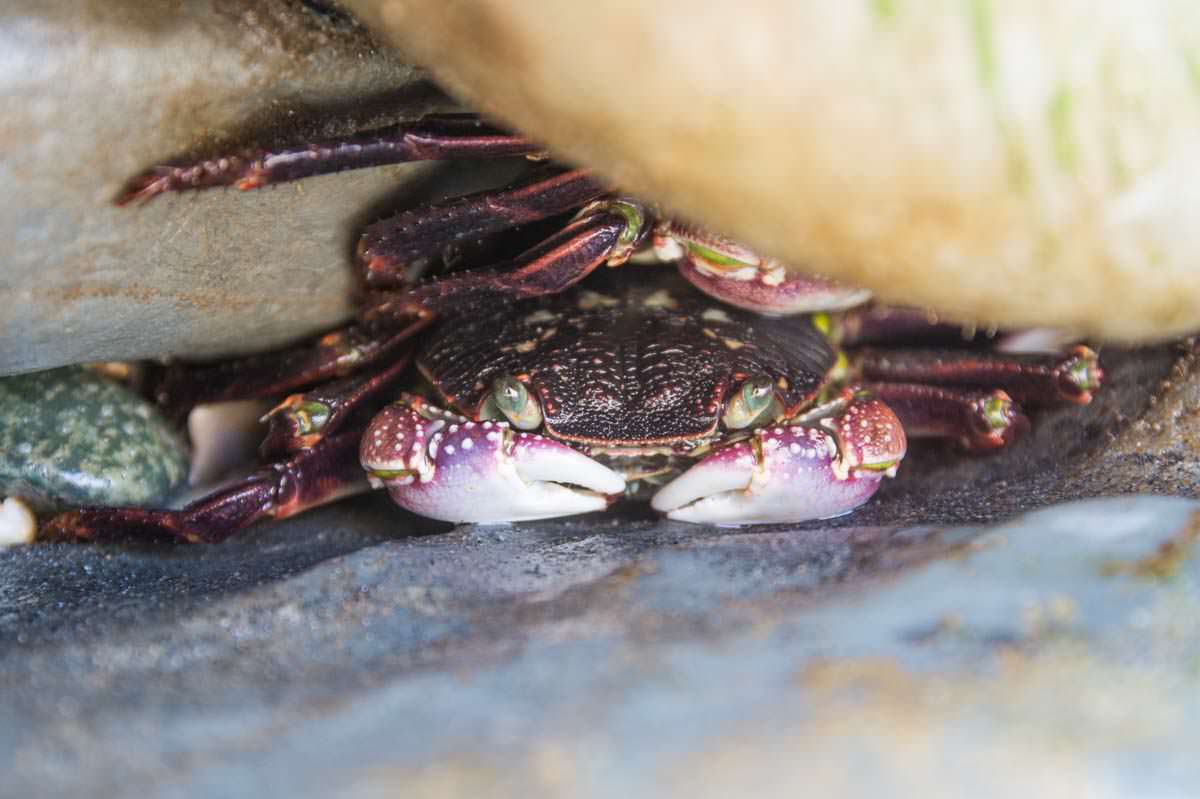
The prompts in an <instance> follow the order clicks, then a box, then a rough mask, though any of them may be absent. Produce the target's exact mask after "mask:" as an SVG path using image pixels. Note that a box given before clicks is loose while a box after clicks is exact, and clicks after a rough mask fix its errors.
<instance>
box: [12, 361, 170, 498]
mask: <svg viewBox="0 0 1200 799" xmlns="http://www.w3.org/2000/svg"><path fill="white" fill-rule="evenodd" d="M0 408H3V409H4V413H3V414H2V415H0V497H5V496H17V497H20V498H22V499H24V500H25V501H27V502H28V503H30V504H31V505H33V506H34V508H35V509H37V510H39V511H49V510H54V509H61V508H63V507H66V506H71V505H155V504H161V503H162V502H164V501H165V500H166V499H167V498H168V497H169V496H170V495H171V494H172V493H173V492H174V491H175V490H176V489H178V488H179V487H180V486H182V485H183V483H184V481H185V480H186V478H187V474H188V452H187V446H186V444H185V443H184V442H183V440H182V438H180V437H179V436H178V435H176V434H175V433H174V432H173V431H172V430H171V429H170V427H169V426H168V425H167V423H166V422H165V421H164V420H163V419H162V418H161V417H160V416H159V414H158V411H157V409H156V408H155V407H154V406H153V405H151V404H149V403H148V402H146V401H144V400H142V399H141V398H139V397H137V396H136V395H134V394H133V393H131V392H129V391H127V390H126V389H125V388H123V387H122V386H119V385H117V384H116V383H114V382H112V381H110V380H107V379H105V378H103V377H100V376H99V375H96V374H94V373H92V372H89V371H87V370H85V369H82V368H80V367H66V368H63V369H56V370H52V371H49V372H37V373H33V374H26V375H18V376H16V377H8V378H4V379H3V380H0Z"/></svg>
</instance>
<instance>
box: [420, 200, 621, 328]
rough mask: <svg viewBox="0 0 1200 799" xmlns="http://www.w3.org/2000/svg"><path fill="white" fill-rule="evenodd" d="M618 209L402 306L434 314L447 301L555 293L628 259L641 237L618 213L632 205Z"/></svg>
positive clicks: (424, 287)
mask: <svg viewBox="0 0 1200 799" xmlns="http://www.w3.org/2000/svg"><path fill="white" fill-rule="evenodd" d="M612 205H613V206H616V207H617V208H616V209H609V208H597V209H596V210H594V211H593V212H591V213H588V214H587V215H585V216H581V217H580V218H578V219H576V220H575V221H574V222H572V223H571V224H569V225H567V227H565V228H563V229H562V230H561V231H559V232H558V233H556V234H554V235H553V236H550V237H549V238H547V239H546V240H545V241H543V242H541V243H540V244H537V245H535V246H534V247H531V248H530V249H528V250H526V251H525V252H524V253H522V254H521V255H519V256H517V257H516V258H515V259H513V261H512V264H511V265H512V266H513V267H514V268H512V269H510V270H508V271H503V272H491V271H488V272H467V273H464V274H458V275H454V276H452V277H448V278H446V279H444V280H436V281H432V282H429V283H423V284H421V285H420V286H417V287H415V288H413V289H411V290H410V291H408V292H406V293H405V294H404V295H402V296H403V301H404V302H406V303H419V304H420V305H421V306H422V307H425V308H429V309H437V308H439V307H444V306H445V305H447V304H450V303H451V302H453V303H456V304H459V305H461V304H462V303H467V302H480V301H491V300H495V299H505V298H510V299H524V298H528V297H542V296H546V295H549V294H558V293H559V292H561V291H564V290H565V289H567V288H569V287H571V286H573V285H574V284H575V283H578V282H579V281H580V280H583V279H584V278H585V277H587V276H588V275H589V274H591V273H592V272H593V271H594V270H595V269H596V268H597V267H599V266H600V265H602V264H608V265H609V266H617V265H619V264H622V263H624V262H625V261H626V260H628V258H629V255H630V253H631V252H632V251H633V248H634V246H635V244H636V240H637V238H638V236H639V235H640V233H641V221H640V218H639V219H631V218H630V216H628V215H626V214H624V213H622V210H619V209H624V208H629V207H634V204H633V203H627V202H624V201H613V203H612Z"/></svg>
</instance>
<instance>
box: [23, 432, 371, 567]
mask: <svg viewBox="0 0 1200 799" xmlns="http://www.w3.org/2000/svg"><path fill="white" fill-rule="evenodd" d="M360 436H361V431H359V430H351V431H348V432H343V433H340V434H338V435H335V436H330V437H328V438H325V439H323V440H322V441H321V442H320V443H319V444H317V445H316V446H314V447H312V448H310V449H305V450H301V451H300V452H298V453H296V454H294V455H292V456H291V457H289V458H287V459H285V460H282V461H279V462H276V463H272V464H269V465H267V466H264V467H262V468H261V469H259V470H258V471H256V472H255V473H254V474H252V475H250V476H249V477H247V478H245V479H244V480H240V481H238V482H236V483H234V484H233V485H231V486H228V487H226V488H224V489H221V490H220V491H217V492H216V493H214V494H210V495H208V496H206V497H204V498H202V499H200V500H197V501H196V502H193V503H192V504H190V505H188V506H187V507H185V508H183V509H182V510H147V509H144V508H80V509H79V510H74V511H68V512H67V513H61V514H59V515H58V516H55V517H54V518H52V519H50V520H49V521H48V522H46V523H45V524H44V525H43V526H42V529H41V531H40V532H39V533H38V537H39V538H41V539H44V540H73V539H94V538H115V537H121V536H124V535H130V534H133V535H163V534H166V535H171V536H174V537H176V538H178V539H180V540H182V541H188V542H193V543H199V542H204V543H216V542H218V541H223V540H224V539H226V538H228V537H229V536H231V535H233V534H234V533H236V532H238V531H239V530H241V529H243V528H245V527H248V526H249V525H251V524H253V523H254V522H256V521H258V520H260V519H263V518H274V519H282V518H284V517H286V516H292V515H294V514H297V513H301V512H303V511H306V510H308V509H309V508H313V507H316V506H317V505H323V504H325V503H327V502H333V501H334V500H337V499H341V498H342V497H346V496H350V495H351V494H357V493H361V492H363V491H366V490H367V489H368V487H369V486H368V484H367V481H366V480H364V479H363V473H362V469H361V468H360V467H359V465H358V459H357V458H356V457H355V455H356V454H357V451H358V442H359V437H360Z"/></svg>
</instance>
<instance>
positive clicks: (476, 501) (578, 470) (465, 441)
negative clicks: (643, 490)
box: [359, 401, 625, 523]
mask: <svg viewBox="0 0 1200 799" xmlns="http://www.w3.org/2000/svg"><path fill="white" fill-rule="evenodd" d="M359 460H360V461H361V462H362V465H363V468H364V469H366V470H367V475H368V477H369V479H370V480H371V482H372V484H374V485H376V486H385V487H386V488H387V489H388V493H389V494H391V497H392V499H393V500H394V501H395V502H396V504H398V505H400V506H401V507H404V508H407V509H408V510H411V511H413V512H414V513H419V514H421V515H422V516H428V517H430V518H433V519H442V520H444V521H450V522H480V523H495V522H515V521H525V520H529V519H547V518H551V517H555V516H569V515H572V514H576V513H588V512H590V511H596V510H603V509H604V508H606V507H608V504H609V497H610V496H612V495H615V494H620V493H622V492H623V491H624V490H625V479H624V478H623V477H621V475H619V474H617V473H616V472H614V471H612V470H611V469H608V468H606V467H604V466H602V465H601V464H599V463H597V462H596V461H594V460H592V459H591V458H589V457H587V456H586V455H583V454H581V453H579V452H576V451H575V450H573V449H571V448H570V447H567V446H564V445H562V444H559V443H558V442H556V441H552V440H550V439H548V438H545V437H544V436H539V435H536V434H533V433H524V432H521V431H519V430H514V429H513V428H512V427H510V426H509V425H508V424H506V423H503V422H471V421H467V420H465V419H461V418H459V417H455V416H451V415H449V414H444V413H439V412H437V411H436V410H435V409H431V408H430V406H428V405H426V404H423V403H419V402H418V403H415V404H410V403H408V402H403V401H402V402H398V403H395V404H393V405H389V406H388V407H386V408H384V409H383V410H382V411H381V412H380V413H379V414H378V415H377V416H376V417H375V418H374V419H373V420H372V421H371V424H370V425H369V426H368V427H367V431H366V433H365V434H364V435H363V439H362V446H361V448H360V450H359Z"/></svg>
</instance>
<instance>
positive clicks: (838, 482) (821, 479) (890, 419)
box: [651, 398, 906, 525]
mask: <svg viewBox="0 0 1200 799" xmlns="http://www.w3.org/2000/svg"><path fill="white" fill-rule="evenodd" d="M905 448H906V440H905V437H904V430H903V428H902V427H901V425H900V421H899V420H898V419H897V418H896V416H895V414H893V413H892V411H891V410H890V409H889V408H888V407H887V406H886V405H884V404H883V403H882V402H880V401H879V400H876V399H869V398H854V399H852V400H849V401H848V403H847V405H846V407H845V409H844V410H843V411H842V412H841V413H840V414H838V415H836V416H828V417H824V418H820V419H818V420H816V421H815V422H814V423H809V422H806V423H805V424H792V425H786V426H778V427H769V428H762V429H760V430H757V431H755V433H754V436H753V437H752V438H750V439H747V440H744V441H739V442H738V443H736V444H733V445H731V446H727V447H724V448H722V449H720V450H718V451H716V452H714V453H713V454H712V455H709V456H708V457H707V458H705V459H703V460H702V461H700V462H699V463H697V464H696V465H695V466H693V467H692V468H691V469H689V470H687V471H686V472H684V473H683V474H682V475H680V476H679V477H677V478H675V479H674V480H673V481H671V482H670V483H668V484H667V485H665V486H663V488H662V489H660V490H659V492H658V493H657V494H655V495H654V498H653V499H652V500H651V505H652V506H653V507H654V508H655V510H658V511H661V512H663V513H666V514H667V517H668V518H671V519H677V520H679V521H686V522H698V523H703V524H725V525H742V524H765V523H771V522H799V521H807V520H809V519H826V518H829V517H832V516H840V515H842V514H843V513H847V512H849V511H851V510H854V509H855V508H857V507H858V506H859V505H861V504H863V503H864V502H866V501H867V500H868V499H870V498H871V496H872V495H873V494H874V493H875V491H876V490H877V489H878V488H879V483H880V481H881V480H882V479H883V478H884V477H885V476H886V477H890V476H892V475H894V474H895V473H896V468H897V466H898V465H899V463H900V460H901V459H902V458H903V457H904V452H905Z"/></svg>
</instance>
